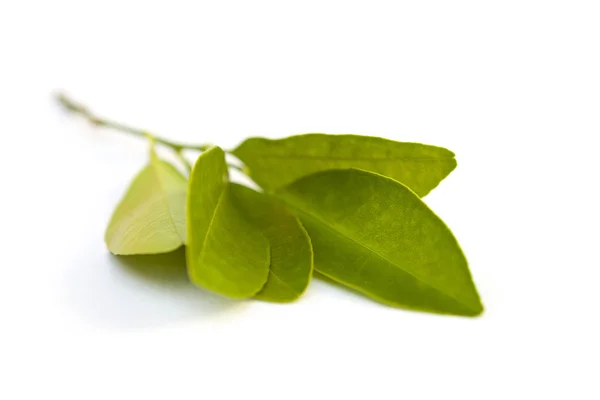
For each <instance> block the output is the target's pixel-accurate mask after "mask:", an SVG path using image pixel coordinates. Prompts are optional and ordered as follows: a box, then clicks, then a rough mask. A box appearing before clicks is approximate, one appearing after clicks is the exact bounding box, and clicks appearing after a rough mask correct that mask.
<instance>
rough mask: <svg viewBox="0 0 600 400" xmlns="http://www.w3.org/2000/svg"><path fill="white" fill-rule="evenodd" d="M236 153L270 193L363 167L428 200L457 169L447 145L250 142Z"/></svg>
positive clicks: (302, 139) (298, 139) (324, 139)
mask: <svg viewBox="0 0 600 400" xmlns="http://www.w3.org/2000/svg"><path fill="white" fill-rule="evenodd" d="M233 154H235V156H237V157H238V158H239V159H240V160H242V161H243V162H244V164H246V167H247V172H248V174H249V175H250V176H251V177H252V179H254V181H255V182H256V183H258V184H259V185H260V186H262V187H263V188H264V189H265V190H269V191H271V190H274V189H277V188H281V187H283V186H285V185H288V184H290V183H292V182H294V181H295V180H297V179H299V178H301V177H303V176H306V175H310V174H312V173H315V172H318V171H324V170H328V169H344V168H359V169H364V170H367V171H373V172H377V173H379V174H381V175H385V176H389V177H390V178H393V179H395V180H397V181H399V182H402V183H404V184H405V185H406V186H408V187H410V188H411V189H412V190H413V191H414V192H415V193H417V194H418V195H419V196H425V195H426V194H427V193H429V192H430V191H431V190H432V189H433V188H435V187H436V186H437V185H438V184H439V183H440V182H441V181H442V180H443V179H444V178H445V177H446V176H447V175H448V174H449V173H450V172H452V170H453V169H454V168H455V167H456V160H455V159H454V153H452V152H451V151H449V150H447V149H444V148H442V147H436V146H428V145H424V144H419V143H403V142H395V141H392V140H387V139H382V138H378V137H370V136H358V135H326V134H318V133H311V134H306V135H297V136H290V137H288V138H285V139H278V140H271V139H263V138H250V139H247V140H246V141H244V142H243V143H242V144H241V145H240V146H239V147H238V148H237V149H235V150H234V151H233Z"/></svg>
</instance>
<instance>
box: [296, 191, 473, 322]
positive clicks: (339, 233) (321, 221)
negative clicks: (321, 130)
mask: <svg viewBox="0 0 600 400" xmlns="http://www.w3.org/2000/svg"><path fill="white" fill-rule="evenodd" d="M285 200H286V202H287V203H288V204H289V205H291V206H292V207H293V208H295V209H296V210H298V211H300V212H301V213H303V214H305V215H307V216H309V217H311V218H313V219H315V220H316V221H317V222H319V223H320V224H321V225H323V226H324V227H325V228H327V229H329V230H330V231H332V232H334V233H336V234H338V235H340V236H342V237H344V238H346V239H348V240H349V241H351V242H353V243H355V244H357V245H359V246H360V247H362V248H364V249H366V250H368V251H369V252H371V253H373V254H375V255H376V256H377V257H379V258H381V259H382V260H384V261H385V262H387V263H389V264H391V265H393V266H394V267H396V268H398V269H400V270H402V271H403V272H405V273H406V274H408V275H410V276H412V277H413V278H415V279H416V280H418V281H419V282H422V283H423V284H424V285H426V286H428V287H430V288H432V289H433V290H435V291H437V292H439V293H441V294H442V295H444V296H446V297H449V298H450V299H452V300H454V301H456V302H457V303H459V304H461V305H463V306H465V307H467V308H468V309H469V310H472V311H477V309H474V308H473V307H472V306H471V305H469V304H465V303H464V301H462V300H459V299H457V298H456V297H454V296H453V295H451V294H448V293H446V292H445V291H443V290H441V289H439V288H438V287H436V286H434V285H432V284H431V283H429V282H426V281H424V280H423V279H422V278H420V277H419V276H417V275H415V274H414V273H412V272H410V271H408V270H406V269H404V268H402V267H400V266H399V265H398V264H396V263H395V262H393V261H391V260H389V259H388V258H387V257H385V256H384V255H382V254H380V253H378V252H377V251H375V250H373V249H371V248H370V247H367V246H366V245H364V244H362V243H360V242H359V241H357V240H356V239H354V238H352V237H351V236H349V235H348V234H347V233H345V232H342V231H340V230H339V228H335V227H334V226H332V225H331V224H329V223H328V222H327V221H326V220H325V219H323V218H322V217H320V216H318V215H316V214H314V213H311V212H309V211H306V210H305V209H303V208H302V207H300V206H299V205H298V204H297V203H296V202H295V201H292V200H291V198H290V197H287V196H286V198H285Z"/></svg>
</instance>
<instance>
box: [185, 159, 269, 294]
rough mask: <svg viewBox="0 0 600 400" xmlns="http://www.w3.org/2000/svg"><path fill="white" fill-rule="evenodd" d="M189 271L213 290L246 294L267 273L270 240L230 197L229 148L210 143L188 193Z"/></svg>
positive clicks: (194, 279)
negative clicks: (223, 148)
mask: <svg viewBox="0 0 600 400" xmlns="http://www.w3.org/2000/svg"><path fill="white" fill-rule="evenodd" d="M187 218H188V219H187V226H188V246H187V262H188V273H189V275H190V279H191V280H192V282H194V283H195V284H197V285H198V286H201V287H203V288H206V289H208V290H211V291H213V292H216V293H219V294H222V295H225V296H228V297H232V298H247V297H252V296H254V295H255V294H256V293H258V292H259V291H260V290H261V289H262V287H263V286H264V284H265V282H266V281H267V276H268V274H269V242H268V240H267V239H266V238H265V237H264V236H263V235H262V233H261V232H260V229H259V228H257V227H255V226H254V225H252V224H250V223H249V222H248V221H246V220H245V218H244V217H243V215H242V214H241V213H240V211H239V210H238V209H237V207H236V206H235V204H234V203H233V201H232V197H231V188H230V185H229V182H228V174H227V164H226V163H225V154H224V152H223V150H221V149H220V148H219V147H211V148H210V149H208V150H207V151H205V152H204V153H202V154H201V155H200V157H198V160H197V161H196V164H195V165H194V168H193V170H192V173H191V177H190V184H189V193H188V199H187Z"/></svg>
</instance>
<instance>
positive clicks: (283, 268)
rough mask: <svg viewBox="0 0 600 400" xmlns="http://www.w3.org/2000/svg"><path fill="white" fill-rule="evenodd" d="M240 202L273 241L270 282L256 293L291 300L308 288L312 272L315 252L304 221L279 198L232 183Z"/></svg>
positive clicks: (278, 299) (278, 300) (243, 208)
mask: <svg viewBox="0 0 600 400" xmlns="http://www.w3.org/2000/svg"><path fill="white" fill-rule="evenodd" d="M231 191H232V194H233V197H234V198H235V199H236V204H237V205H238V207H239V208H240V210H242V211H243V212H244V216H246V217H247V218H248V219H249V221H250V222H252V223H253V224H255V225H256V226H257V227H258V228H259V229H260V230H261V232H262V233H263V235H265V237H266V238H267V239H269V242H270V244H271V266H270V270H269V278H268V280H267V283H266V284H265V286H264V287H263V288H262V290H261V291H260V292H258V294H257V295H256V296H255V297H256V298H259V299H261V300H267V301H274V302H289V301H294V300H296V299H297V298H299V297H300V296H301V295H302V293H304V291H305V290H306V287H307V286H308V283H309V281H310V277H311V274H312V266H313V254H312V247H311V245H310V239H309V237H308V234H307V233H306V231H305V230H304V228H303V227H302V224H301V223H300V221H299V220H298V219H297V218H296V217H295V216H294V215H292V214H290V212H289V211H288V210H287V209H286V208H285V206H284V205H283V204H282V203H281V201H280V200H279V199H276V198H273V197H271V196H269V195H267V194H263V193H258V192H256V191H254V190H252V189H249V188H247V187H244V186H241V185H237V184H232V185H231Z"/></svg>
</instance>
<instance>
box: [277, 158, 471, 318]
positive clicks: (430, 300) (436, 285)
mask: <svg viewBox="0 0 600 400" xmlns="http://www.w3.org/2000/svg"><path fill="white" fill-rule="evenodd" d="M277 195H278V196H279V197H280V198H282V199H283V200H284V201H286V202H287V203H288V204H289V205H290V206H291V207H292V208H293V209H294V210H295V211H296V212H297V213H298V215H299V216H300V219H301V220H302V223H303V225H304V226H305V228H306V230H307V231H308V233H309V235H310V238H311V241H312V245H313V249H314V253H315V269H316V270H317V271H319V272H321V273H323V274H325V275H327V276H329V277H330V278H332V279H334V280H336V281H338V282H340V283H343V284H345V285H347V286H350V287H352V288H354V289H357V290H359V291H361V292H363V293H365V294H367V295H369V296H372V297H373V298H375V299H378V300H380V301H382V302H385V303H387V304H390V305H394V306H399V307H406V308H411V309H417V310H424V311H431V312H438V313H449V314H458V315H469V316H474V315H478V314H480V313H481V312H482V311H483V306H482V304H481V301H480V299H479V295H478V293H477V290H476V288H475V285H474V284H473V281H472V278H471V274H470V272H469V268H468V266H467V261H466V259H465V257H464V255H463V253H462V251H461V249H460V247H459V245H458V243H457V241H456V239H455V238H454V236H453V235H452V233H451V231H450V230H449V229H448V227H447V226H446V225H445V224H444V223H443V222H442V220H441V219H440V218H439V217H438V216H436V215H435V214H434V213H433V211H431V210H430V209H429V208H428V207H427V206H426V205H425V203H423V202H422V200H421V199H420V198H419V197H418V196H417V195H416V194H415V193H414V192H412V191H411V190H410V189H408V188H407V187H406V186H404V185H403V184H401V183H399V182H397V181H395V180H392V179H390V178H387V177H384V176H382V175H378V174H375V173H372V172H367V171H362V170H355V169H349V170H330V171H325V172H320V173H317V174H314V175H310V176H308V177H305V178H302V179H300V180H299V181H297V182H295V183H293V184H291V185H289V186H287V187H286V188H284V189H281V190H279V191H278V192H277Z"/></svg>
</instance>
